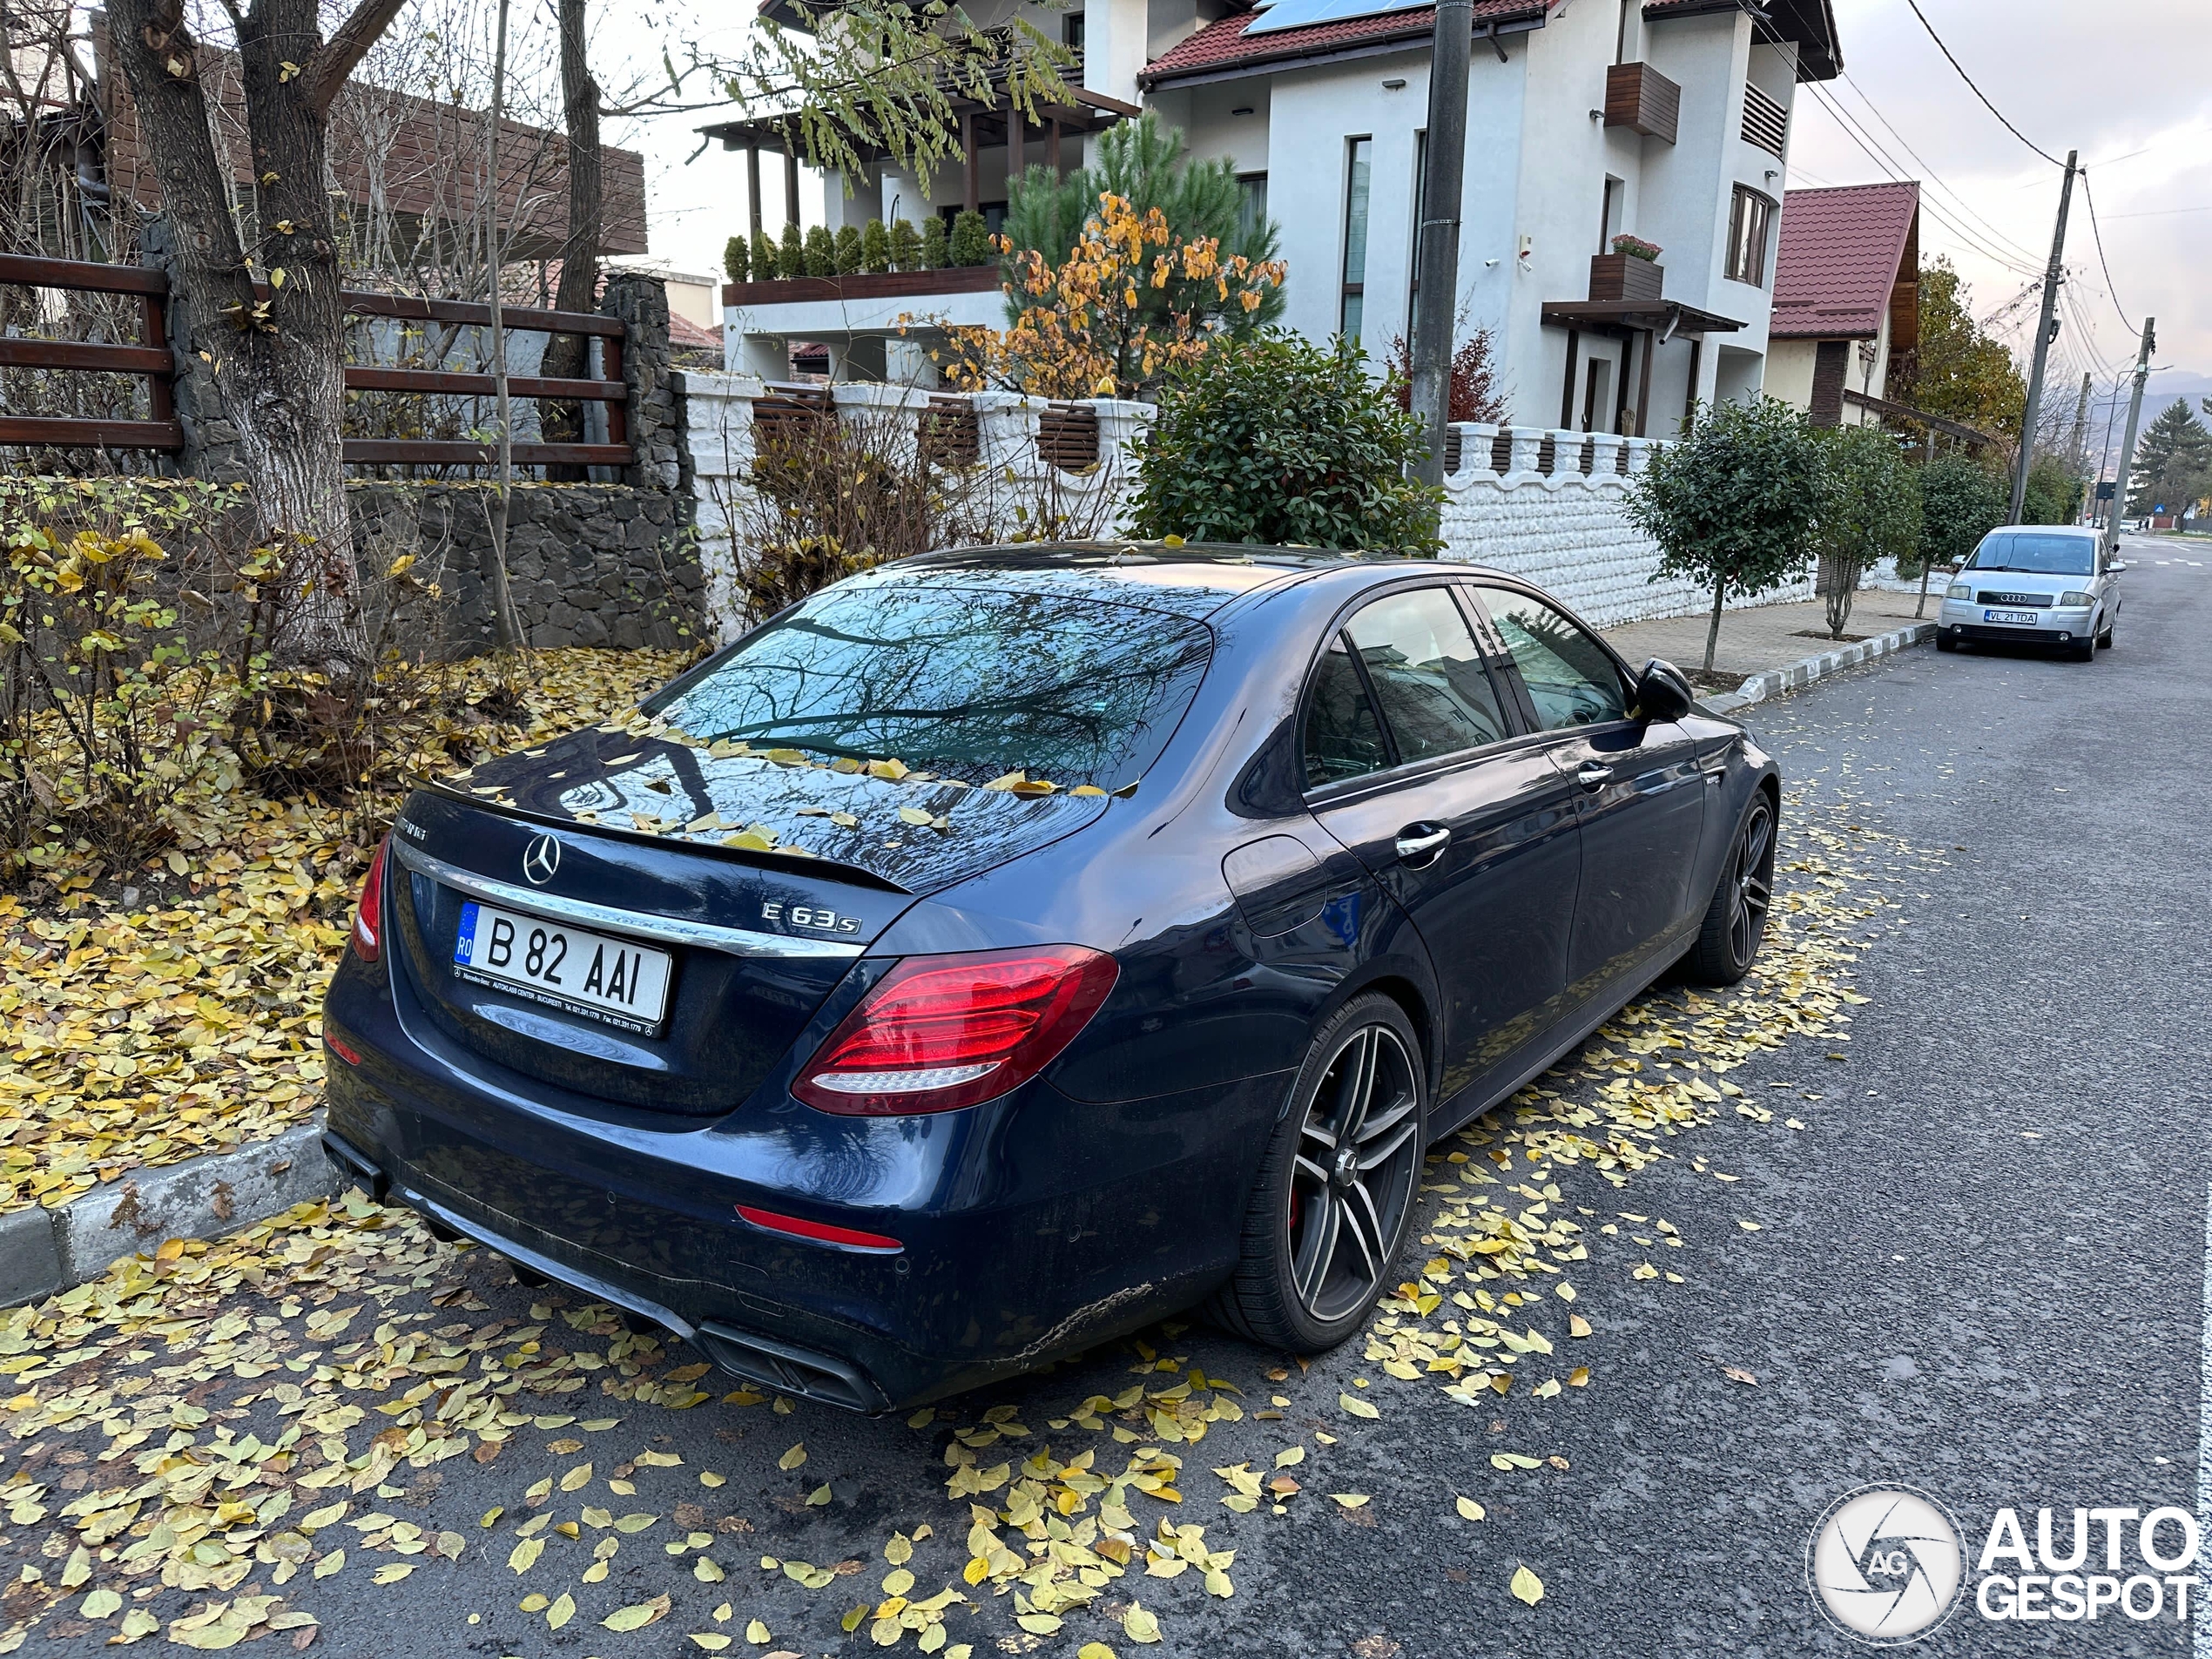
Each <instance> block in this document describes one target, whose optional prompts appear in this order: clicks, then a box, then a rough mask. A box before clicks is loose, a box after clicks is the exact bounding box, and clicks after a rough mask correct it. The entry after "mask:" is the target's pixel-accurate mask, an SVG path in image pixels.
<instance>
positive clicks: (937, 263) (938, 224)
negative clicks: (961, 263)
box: [921, 213, 953, 271]
mask: <svg viewBox="0 0 2212 1659" xmlns="http://www.w3.org/2000/svg"><path fill="white" fill-rule="evenodd" d="M952 262H953V261H952V249H951V247H950V246H949V245H948V242H947V240H946V237H945V221H944V219H943V218H942V217H941V216H940V215H938V214H935V213H932V214H931V215H930V216H929V221H928V223H927V224H925V225H924V226H922V227H921V268H922V269H923V270H925V271H941V270H943V269H944V268H945V267H946V266H948V265H950V264H951V263H952Z"/></svg>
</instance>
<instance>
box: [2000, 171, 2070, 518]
mask: <svg viewBox="0 0 2212 1659" xmlns="http://www.w3.org/2000/svg"><path fill="white" fill-rule="evenodd" d="M2079 159H2080V152H2078V151H2074V150H2069V151H2067V152H2066V184H2065V185H2064V186H2063V187H2062V188H2061V189H2060V192H2059V226H2058V229H2057V231H2056V232H2055V233H2054V234H2053V235H2052V238H2051V265H2050V268H2049V269H2048V270H2047V271H2046V272H2045V273H2043V318H2042V320H2041V321H2040V323H2038V324H2037V325H2036V329H2035V364H2034V367H2033V369H2031V370H2030V371H2029V374H2028V377H2027V413H2026V414H2025V415H2023V416H2022V417H2021V419H2020V467H2019V469H2017V470H2016V471H2015V472H2014V473H2013V514H2012V517H2011V518H2010V519H2009V520H2007V521H2006V522H2007V523H2013V524H2017V523H2020V514H2021V513H2022V511H2024V510H2025V509H2026V508H2027V469H2028V466H2029V464H2030V463H2031V462H2033V460H2034V459H2035V422H2036V421H2037V420H2038V419H2039V418H2040V415H2042V412H2043V371H2044V369H2045V368H2047V366H2048V364H2049V362H2050V357H2051V339H2052V336H2053V335H2054V334H2056V333H2057V332H2058V307H2059V284H2060V282H2062V281H2064V280H2066V264H2065V261H2066V216H2067V210H2068V209H2070V208H2071V207H2072V206H2074V172H2075V166H2074V164H2075V162H2076V161H2077V160H2079Z"/></svg>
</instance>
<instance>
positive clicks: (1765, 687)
mask: <svg viewBox="0 0 2212 1659" xmlns="http://www.w3.org/2000/svg"><path fill="white" fill-rule="evenodd" d="M1934 637H1936V625H1935V624H1933V623H1932V622H1914V623H1908V624H1905V626H1904V627H1902V628H1899V629H1897V630H1895V631H1892V632H1891V633H1886V634H1877V635H1875V636H1874V637H1872V638H1871V639H1863V640H1861V641H1859V643H1858V644H1856V645H1838V647H1837V648H1836V649H1835V650H1833V651H1822V652H1820V653H1819V654H1818V655H1817V656H1814V657H1801V658H1798V659H1797V661H1796V662H1794V663H1791V664H1788V665H1786V666H1785V667H1782V668H1773V669H1769V670H1768V671H1766V672H1765V673H1764V674H1754V675H1752V676H1751V678H1749V679H1747V680H1745V681H1744V682H1743V685H1740V686H1738V687H1737V689H1736V690H1735V691H1730V692H1727V693H1725V694H1724V695H1723V696H1720V697H1713V698H1706V699H1705V706H1706V708H1708V709H1709V710H1710V711H1712V712H1713V713H1715V714H1730V713H1733V712H1734V711H1736V710H1737V709H1742V708H1748V707H1750V705H1752V704H1754V703H1764V702H1765V701H1766V699H1767V698H1770V697H1779V696H1781V695H1782V694H1783V693H1784V691H1797V690H1798V689H1800V688H1801V687H1804V686H1807V685H1811V684H1812V683H1813V682H1814V681H1815V680H1824V679H1827V678H1830V677H1831V676H1832V675H1836V674H1840V673H1842V672H1843V671H1844V670H1845V669H1847V668H1857V667H1858V666H1859V665H1860V664H1862V663H1871V662H1872V661H1873V660H1874V659H1875V658H1878V657H1887V656H1889V655H1891V654H1892V652H1895V651H1905V650H1907V649H1909V648H1910V647H1912V646H1914V645H1923V644H1926V643H1927V642H1928V641H1929V640H1931V639H1933V638H1934Z"/></svg>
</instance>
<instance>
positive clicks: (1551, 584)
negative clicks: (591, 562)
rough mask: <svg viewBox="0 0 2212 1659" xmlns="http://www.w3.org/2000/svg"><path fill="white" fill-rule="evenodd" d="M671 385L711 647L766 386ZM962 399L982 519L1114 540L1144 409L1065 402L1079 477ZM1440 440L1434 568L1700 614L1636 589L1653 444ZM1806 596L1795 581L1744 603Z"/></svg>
mask: <svg viewBox="0 0 2212 1659" xmlns="http://www.w3.org/2000/svg"><path fill="white" fill-rule="evenodd" d="M678 381H679V383H680V384H679V389H680V392H681V394H682V395H683V398H684V401H685V411H686V419H685V425H686V428H687V430H688V433H689V437H690V453H691V467H692V469H693V490H694V493H695V495H696V496H697V498H698V519H697V523H698V536H699V541H700V550H699V554H700V565H701V568H702V570H704V571H705V577H706V601H705V606H706V614H707V617H709V619H710V621H711V623H712V624H713V625H714V626H715V628H716V630H717V631H718V633H720V634H721V635H722V637H725V638H726V637H733V636H734V635H735V634H736V633H737V632H738V631H740V630H741V629H742V628H743V627H744V625H745V617H744V616H743V614H742V611H741V609H740V607H739V605H738V602H737V597H736V593H737V590H736V587H735V584H734V582H733V579H732V578H733V576H734V573H735V570H736V569H737V561H738V559H739V558H740V557H741V556H743V550H741V549H739V548H738V546H737V545H736V544H735V540H734V538H733V536H732V528H731V518H732V506H733V502H735V500H736V497H737V495H738V492H740V491H742V490H744V489H745V488H746V486H745V482H744V481H745V473H746V470H747V469H748V468H749V467H750V466H751V464H752V458H753V453H754V451H753V403H752V400H754V399H755V398H758V397H761V396H763V395H766V393H767V391H768V388H767V387H766V386H765V384H764V383H763V382H762V381H758V380H755V379H753V378H752V377H751V376H749V375H743V374H691V373H689V372H686V373H684V374H679V375H678ZM831 391H832V394H833V398H834V401H835V403H836V406H837V408H839V409H840V411H841V412H842V413H843V414H844V415H846V418H847V419H850V420H864V419H875V420H891V421H916V420H917V419H918V417H919V415H920V413H921V409H922V408H924V407H926V406H927V404H928V402H929V401H930V399H931V396H932V395H931V394H928V393H925V392H921V391H910V390H904V389H901V388H894V387H885V386H877V385H872V384H862V383H853V384H845V385H839V386H835V387H833V388H831ZM936 396H938V397H942V396H944V394H936ZM967 401H969V402H972V403H973V405H974V408H975V414H976V428H977V437H978V443H979V448H980V451H981V457H980V461H979V466H980V468H981V478H982V481H983V482H985V483H986V484H987V485H988V490H989V493H990V494H991V495H992V496H994V497H995V505H996V509H997V510H995V512H993V513H992V514H991V515H990V516H992V517H993V518H994V519H995V521H996V522H997V523H1000V524H1001V525H1002V526H1008V527H1018V526H1020V525H1021V524H1022V523H1025V522H1026V523H1035V513H1036V509H1037V507H1038V505H1039V504H1040V503H1049V505H1050V506H1051V508H1052V509H1053V510H1055V511H1061V512H1065V513H1068V514H1069V516H1071V517H1072V518H1074V519H1076V521H1078V522H1083V523H1090V522H1096V523H1099V524H1100V525H1101V526H1102V527H1103V528H1102V530H1101V533H1102V534H1107V535H1111V534H1114V533H1116V532H1117V531H1118V530H1120V529H1121V528H1122V527H1123V522H1124V521H1123V515H1124V513H1125V511H1126V509H1127V505H1128V502H1129V500H1130V496H1131V495H1132V493H1133V490H1134V487H1135V479H1136V465H1135V457H1134V453H1133V446H1134V444H1135V441H1136V436H1137V435H1138V433H1139V432H1140V430H1141V429H1142V428H1143V426H1144V425H1145V424H1146V423H1147V422H1148V421H1150V419H1151V416H1152V408H1151V406H1150V405H1149V404H1144V403H1133V402H1127V401H1121V400H1117V399H1111V398H1098V399H1091V400H1087V401H1084V402H1082V403H1081V404H1079V405H1076V406H1075V407H1078V408H1089V409H1092V410H1095V411H1096V413H1097V415H1098V424H1099V462H1098V466H1097V469H1096V471H1094V472H1090V473H1088V474H1083V473H1069V472H1063V471H1061V470H1060V469H1056V468H1055V467H1052V466H1051V465H1049V463H1047V462H1045V461H1044V460H1043V459H1042V456H1041V455H1039V453H1038V448H1037V428H1038V420H1039V416H1040V415H1042V412H1043V411H1044V410H1045V409H1046V408H1048V407H1049V406H1048V405H1047V404H1046V403H1045V402H1044V401H1042V400H1041V399H1035V398H1025V397H1022V396H1020V395H1015V394H1014V393H1008V392H981V393H975V394H972V395H969V396H968V399H967ZM1061 407H1063V408H1065V407H1068V406H1065V405H1062V406H1061ZM1454 431H1455V433H1456V435H1457V439H1458V453H1459V456H1460V466H1459V468H1458V469H1456V470H1455V471H1453V472H1452V473H1451V474H1449V475H1447V477H1446V480H1445V504H1444V515H1443V525H1442V532H1443V536H1444V540H1445V543H1446V550H1445V556H1446V557H1447V558H1450V559H1454V560H1460V561H1464V562H1466V563H1474V564H1487V565H1490V566H1492V567H1493V568H1494V569H1497V570H1507V571H1510V572H1512V573H1513V574H1514V575H1516V576H1520V577H1526V578H1527V579H1528V580H1529V581H1531V582H1534V583H1538V584H1540V585H1541V586H1542V587H1544V588H1546V589H1548V590H1550V591H1552V592H1554V593H1555V594H1557V595H1559V597H1561V599H1563V600H1565V601H1566V602H1567V604H1569V605H1570V606H1572V607H1573V608H1574V609H1575V610H1577V611H1579V612H1580V613H1581V615H1582V616H1583V617H1586V618H1587V619H1588V620H1589V621H1590V622H1592V623H1595V624H1597V625H1598V626H1600V627H1611V626H1613V625H1615V624H1619V623H1624V622H1637V621H1642V620H1643V619H1645V618H1647V617H1675V616H1683V615H1690V614H1695V613H1696V612H1699V611H1703V610H1705V609H1706V608H1707V607H1708V606H1709V605H1710V604H1711V603H1712V599H1711V595H1710V592H1701V591H1699V590H1698V589H1697V588H1696V586H1695V585H1693V584H1691V583H1686V582H1681V581H1676V580H1668V581H1662V582H1655V581H1654V580H1653V579H1652V578H1653V577H1654V575H1655V573H1656V571H1657V570H1658V568H1659V552H1658V549H1657V548H1656V546H1655V545H1654V544H1653V543H1651V541H1650V540H1649V538H1648V537H1646V536H1643V535H1642V533H1641V532H1639V531H1638V530H1636V529H1635V528H1634V527H1633V526H1631V525H1630V524H1629V522H1628V518H1627V516H1626V515H1625V514H1624V513H1623V512H1622V508H1621V501H1622V496H1623V495H1624V494H1625V493H1626V491H1627V489H1628V485H1629V478H1630V477H1632V476H1633V475H1635V473H1637V472H1640V471H1642V469H1643V468H1644V466H1645V465H1647V464H1648V463H1649V457H1650V455H1651V454H1652V452H1653V451H1654V450H1656V449H1657V448H1660V447H1661V446H1660V444H1659V442H1657V441H1656V440H1649V439H1643V438H1622V437H1617V436H1615V435H1610V434H1606V433H1595V434H1586V433H1579V432H1564V431H1545V430H1541V429H1538V428H1530V427H1507V428H1499V427H1493V426H1476V425H1467V426H1460V427H1458V428H1454ZM1494 463H1501V464H1494ZM1016 509H1021V510H1020V511H1017V510H1016ZM1023 513H1026V514H1027V515H1028V517H1027V519H1026V520H1024V518H1023V517H1022V514H1023ZM1008 533H1009V536H1012V535H1015V534H1019V531H1018V529H1010V530H1009V532H1008ZM1892 579H1893V578H1892ZM1868 585H1870V586H1871V585H1873V583H1872V582H1871V581H1870V583H1869V584H1868ZM1811 597H1812V583H1811V576H1810V573H1808V575H1807V576H1806V577H1804V579H1802V580H1800V581H1798V582H1796V583H1792V584H1791V585H1790V586H1788V587H1786V588H1784V589H1783V590H1780V591H1779V592H1777V593H1772V594H1769V595H1766V596H1764V597H1763V598H1762V599H1761V601H1760V603H1762V604H1773V603H1775V602H1777V601H1778V600H1789V599H1810V598H1811Z"/></svg>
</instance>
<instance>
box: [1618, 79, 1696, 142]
mask: <svg viewBox="0 0 2212 1659" xmlns="http://www.w3.org/2000/svg"><path fill="white" fill-rule="evenodd" d="M1681 122H1682V88H1681V87H1679V86H1677V85H1676V84H1675V83H1674V82H1672V81H1670V80H1669V79H1668V78H1666V77H1665V76H1664V75H1662V74H1661V73H1660V72H1659V71H1657V70H1656V69H1654V68H1652V67H1651V65H1650V64H1614V65H1613V67H1612V68H1611V69H1609V70H1608V71H1606V72H1605V125H1608V126H1609V127H1626V128H1628V129H1629V132H1635V133H1640V134H1642V136H1643V137H1644V138H1658V139H1660V140H1662V142H1664V143H1667V144H1672V143H1674V142H1675V135H1676V129H1677V128H1678V127H1679V126H1680V125H1681Z"/></svg>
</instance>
